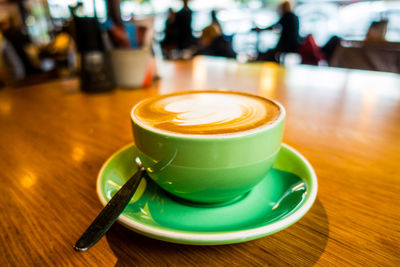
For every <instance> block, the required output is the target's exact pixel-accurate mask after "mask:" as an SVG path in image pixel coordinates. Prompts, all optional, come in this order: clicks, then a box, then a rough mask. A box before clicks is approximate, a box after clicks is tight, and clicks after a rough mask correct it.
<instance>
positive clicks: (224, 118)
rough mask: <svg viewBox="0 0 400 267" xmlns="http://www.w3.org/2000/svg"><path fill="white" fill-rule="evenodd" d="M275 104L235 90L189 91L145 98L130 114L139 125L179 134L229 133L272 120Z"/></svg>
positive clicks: (249, 128)
mask: <svg viewBox="0 0 400 267" xmlns="http://www.w3.org/2000/svg"><path fill="white" fill-rule="evenodd" d="M280 112H281V110H280V108H279V106H278V105H277V104H275V103H274V102H272V101H270V100H268V99H265V98H263V97H259V96H255V95H249V94H244V93H239V92H223V91H191V92H183V93H176V94H170V95H161V96H157V97H153V98H149V99H147V100H144V101H143V102H141V103H139V104H138V105H137V106H136V107H135V109H134V111H133V115H134V117H135V119H136V120H137V121H138V122H140V123H141V124H143V125H144V126H149V127H152V128H155V129H158V130H163V131H168V132H172V133H179V134H189V135H190V134H196V135H198V134H200V135H215V134H231V133H237V132H242V131H248V130H252V129H255V128H258V127H260V126H263V125H266V124H269V123H272V122H273V121H275V120H276V119H277V118H278V117H279V114H280Z"/></svg>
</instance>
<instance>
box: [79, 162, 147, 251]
mask: <svg viewBox="0 0 400 267" xmlns="http://www.w3.org/2000/svg"><path fill="white" fill-rule="evenodd" d="M136 163H137V164H138V167H139V168H138V170H137V171H136V173H135V174H134V175H133V176H132V177H131V178H130V179H129V180H128V181H127V182H126V183H125V184H124V185H123V186H122V187H121V189H120V190H118V192H117V193H116V194H115V195H114V196H113V197H112V198H111V199H110V201H109V202H108V203H107V205H106V206H105V207H104V209H103V210H102V211H101V212H100V214H99V215H97V217H96V219H95V220H94V221H93V222H92V224H91V225H90V226H89V227H88V229H87V230H86V231H85V232H84V233H83V235H82V236H81V237H80V238H79V240H78V241H77V242H76V244H75V246H74V249H75V250H76V251H85V250H87V249H88V248H90V247H91V246H93V245H94V244H96V243H97V241H99V240H100V239H101V238H102V237H103V235H104V234H105V233H107V231H108V229H110V227H111V226H112V225H113V224H114V222H115V221H116V220H117V218H118V217H119V215H120V214H121V213H122V211H123V210H124V208H125V207H126V205H128V203H129V200H130V199H131V198H132V196H133V194H134V193H135V191H136V189H137V188H138V186H139V183H140V181H141V180H142V179H141V178H142V177H143V176H145V175H146V171H145V169H144V168H143V166H142V164H141V162H140V160H139V159H138V158H137V159H136Z"/></svg>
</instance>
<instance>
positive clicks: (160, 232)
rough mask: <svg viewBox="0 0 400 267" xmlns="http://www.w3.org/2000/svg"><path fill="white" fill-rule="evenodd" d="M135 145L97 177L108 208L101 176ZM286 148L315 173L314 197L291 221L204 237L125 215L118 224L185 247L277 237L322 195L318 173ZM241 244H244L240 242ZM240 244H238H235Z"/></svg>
mask: <svg viewBox="0 0 400 267" xmlns="http://www.w3.org/2000/svg"><path fill="white" fill-rule="evenodd" d="M132 145H134V144H129V145H126V146H124V147H123V148H121V149H119V150H118V151H117V152H115V153H114V154H112V155H111V156H110V157H109V158H108V160H107V161H106V162H105V163H104V164H103V166H102V167H101V169H100V171H99V174H98V176H97V186H96V191H97V195H98V197H99V199H100V202H101V203H102V204H103V206H105V205H106V204H107V200H106V199H105V198H104V196H103V194H102V193H101V182H100V176H101V174H102V173H103V171H104V169H105V167H106V165H107V164H108V163H109V161H110V160H111V159H112V158H114V156H115V155H116V154H118V153H120V152H121V151H123V150H125V149H126V148H127V147H130V146H132ZM282 146H284V147H286V148H287V149H289V150H291V151H292V152H293V153H294V154H296V155H297V156H298V157H299V158H301V160H302V161H303V162H304V163H305V164H306V166H307V168H308V169H309V170H310V173H311V184H312V186H311V190H310V195H309V198H308V200H306V202H305V203H304V204H303V206H301V207H300V208H299V209H298V210H297V211H295V212H294V213H293V214H291V215H289V216H288V217H286V218H284V219H282V220H280V221H278V222H275V223H272V224H269V225H265V226H261V227H257V228H254V229H249V230H238V231H229V232H217V233H213V232H204V233H195V231H183V230H175V229H168V230H164V229H157V228H154V227H151V226H148V225H145V224H141V223H138V222H136V221H134V220H132V219H130V218H128V217H126V216H125V215H121V216H119V218H118V222H120V223H121V224H122V225H124V226H126V227H127V228H130V229H132V230H134V231H137V232H141V233H147V234H149V235H150V236H154V237H160V239H163V240H174V241H177V242H179V241H181V242H180V243H183V242H182V241H189V242H190V241H192V242H193V241H198V242H201V243H205V244H207V242H218V241H225V242H229V241H235V240H238V239H239V240H240V239H243V241H246V240H247V239H249V238H251V237H257V236H262V235H268V234H273V233H275V232H278V231H280V230H282V229H284V228H286V227H288V226H290V225H292V224H294V223H295V222H297V221H298V220H300V218H302V217H303V216H304V215H305V214H306V213H307V211H308V210H309V209H310V208H311V207H312V205H313V203H314V201H315V199H316V197H317V191H318V182H317V175H316V174H315V171H314V169H313V167H312V166H311V164H310V163H309V162H308V160H307V159H306V158H305V157H304V156H303V155H301V154H300V153H299V152H298V151H297V150H296V149H294V148H293V147H291V146H289V145H287V144H284V143H282ZM237 242H240V241H237ZM235 243H236V242H235Z"/></svg>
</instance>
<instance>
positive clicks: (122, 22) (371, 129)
mask: <svg viewBox="0 0 400 267" xmlns="http://www.w3.org/2000/svg"><path fill="white" fill-rule="evenodd" d="M203 90H214V91H215V90H216V91H224V92H225V91H228V92H240V93H246V94H250V95H256V96H261V97H263V98H268V99H272V100H275V101H278V102H279V103H280V104H281V105H282V106H283V107H284V108H285V110H286V113H285V114H286V120H285V128H284V134H283V141H282V143H283V144H285V145H282V146H284V148H282V149H283V150H284V151H292V152H290V153H292V154H290V153H289V152H287V153H289V154H290V155H297V156H296V157H297V158H296V159H298V160H299V161H302V162H303V163H304V162H305V163H304V164H303V165H302V166H306V167H307V168H308V169H307V170H308V171H303V172H300V171H299V172H298V173H299V174H298V175H299V177H300V178H299V179H300V180H304V181H306V185H305V186H304V187H302V186H300V185H298V184H297V185H295V186H292V187H288V189H285V190H286V191H285V190H283V189H282V192H283V193H282V194H281V195H279V196H280V197H281V198H280V200H279V201H278V200H277V201H276V202H273V201H272V200H271V201H269V202H268V201H267V202H268V203H266V204H265V205H264V206H263V208H260V209H259V210H255V209H256V207H261V206H262V205H263V204H262V203H263V201H266V200H263V199H264V198H262V199H261V200H257V201H254V203H253V204H254V206H252V208H250V206H249V205H248V206H246V205H247V204H245V203H247V202H245V201H246V199H244V200H239V202H236V204H235V203H234V204H232V205H231V206H224V207H220V206H218V207H217V208H215V209H219V210H215V209H212V208H209V207H208V208H204V207H197V206H195V207H192V208H191V209H189V208H188V207H186V206H185V207H184V208H183V207H181V208H176V206H173V205H172V204H168V205H170V206H166V205H167V204H165V203H170V202H171V201H174V198H173V197H171V198H168V201H166V200H165V199H164V200H165V201H164V200H162V201H161V200H160V202H159V203H158V202H157V203H158V204H157V205H155V202H156V201H157V199H159V198H157V197H159V196H158V195H157V196H155V197H153V198H149V199H150V200H148V202H144V200H143V201H138V200H137V198H135V197H134V198H133V199H132V200H131V202H129V203H130V204H129V205H128V207H129V208H127V209H126V210H125V211H124V216H125V217H124V216H121V217H122V219H121V217H120V219H119V222H120V224H114V225H113V226H112V227H111V228H110V230H108V232H107V233H106V234H105V237H104V238H102V239H100V241H99V242H98V243H97V244H96V245H95V246H93V248H91V249H90V250H88V251H87V252H82V253H78V252H76V251H74V250H73V245H74V244H75V242H76V240H78V238H79V236H80V235H81V234H82V233H83V232H84V230H85V229H86V228H87V226H88V225H90V223H91V222H92V221H93V219H94V218H95V217H96V216H97V214H98V213H99V212H100V211H101V209H102V208H103V205H102V204H105V203H106V200H109V199H110V196H111V195H113V194H114V193H115V192H116V191H117V190H118V189H119V188H120V187H121V186H122V184H123V183H122V180H123V179H122V180H121V179H120V180H118V179H119V178H118V177H119V176H118V175H122V174H121V173H123V172H122V171H120V170H112V171H110V173H109V175H110V177H111V178H110V179H114V180H112V181H109V183H104V184H103V183H102V182H100V179H101V175H102V174H101V173H102V172H104V171H105V170H107V168H111V167H110V164H111V163H110V162H113V161H110V160H111V159H114V158H115V157H118V155H120V154H118V153H122V152H121V151H128V150H121V149H122V148H124V149H127V147H125V146H127V145H128V146H129V144H130V148H129V149H132V147H133V146H134V145H133V143H135V141H134V140H133V138H132V128H131V121H130V117H129V114H131V113H130V112H131V110H132V108H133V107H134V106H135V105H136V104H137V103H138V102H140V101H141V100H144V99H147V98H149V97H153V96H159V95H165V94H169V93H178V92H184V91H203ZM213 103H214V102H210V103H208V104H207V105H208V106H207V105H206V106H207V107H210V106H212V105H213ZM216 105H217V104H216ZM222 109H223V108H220V110H222ZM225 112H228V111H226V110H225ZM162 146H163V144H158V143H157V144H154V147H157V148H160V149H161V147H162ZM292 148H293V150H291V149H292ZM260 149H262V148H261V147H260ZM285 149H286V150H285ZM116 151H119V152H116ZM293 151H297V152H293ZM115 153H117V154H115ZM193 153H197V151H193ZM279 153H281V152H279ZM282 153H284V152H282ZM296 153H297V154H296ZM289 154H285V155H289ZM279 155H280V154H279ZM282 155H283V154H282ZM237 156H241V157H243V160H244V161H245V159H246V157H245V156H244V155H237ZM282 157H284V156H282ZM278 159H280V157H278ZM288 160H289V159H288ZM282 162H283V163H282V164H281V163H276V164H275V165H274V167H273V168H278V169H279V168H281V167H280V166H286V165H287V166H286V167H285V168H287V169H283V170H286V171H288V172H291V171H294V172H296V170H295V169H296V166H297V165H291V164H289V163H288V162H289V161H285V159H283V160H282ZM399 162H400V1H395V0H290V1H281V0H218V1H215V0H214V1H213V0H170V1H165V0H0V169H1V170H2V174H0V177H1V181H2V186H1V189H0V210H1V216H0V226H1V229H2V233H0V244H1V245H0V250H1V251H2V253H0V255H1V256H0V266H53V265H58V266H64V265H67V266H69V265H72V266H81V265H85V266H87V265H89V266H113V265H115V266H137V265H139V266H182V265H183V266H194V265H196V266H226V265H230V264H234V265H244V266H248V265H255V266H265V265H273V266H282V265H283V266H287V265H301V266H313V265H317V266H327V265H334V266H335V265H338V266H346V265H350V266H353V265H355V266H357V265H372V266H375V265H376V266H400V254H399V251H400V246H399V244H400V225H399V221H400V198H399V192H400V167H399V166H400V164H399ZM112 164H114V163H112ZM112 164H111V165H112ZM285 164H286V165H285ZM112 166H114V165H112ZM288 166H289V167H288ZM306 167H304V168H306ZM115 168H117V167H115ZM282 168H283V167H282ZM276 173H278V172H275V173H274V175H277V174H276ZM296 175H297V174H296ZM302 175H303V176H305V177H311V178H312V179H311V178H310V179H311V180H307V179H308V178H304V177H303V176H302ZM307 175H308V176H307ZM116 177H117V178H116ZM296 177H297V176H296ZM124 179H125V178H124ZM126 179H127V178H126ZM293 179H294V178H293ZM274 181H275V180H274ZM316 181H318V187H317V182H316ZM151 185H152V184H151V182H149V181H148V186H149V188H151ZM285 185H286V184H285V182H276V184H274V186H277V187H278V186H281V187H282V188H283V187H284V186H285ZM303 185H304V183H303ZM101 186H104V188H101ZM317 188H318V193H317ZM103 189H104V190H109V191H107V192H108V193H107V194H105V197H103V196H102V195H101V192H102V191H101V190H103ZM110 190H111V191H110ZM113 190H114V191H113ZM146 190H147V189H146ZM199 190H200V189H199ZM299 190H300V191H301V190H303V191H301V192H303V195H302V197H300V198H295V196H297V195H295V194H294V192H297V193H298V192H300V191H299ZM139 191H140V190H139ZM144 191H145V189H143V190H142V191H141V192H142V193H141V194H143V196H145V195H146V194H145V193H143V192H144ZM272 191H273V190H272ZM278 191H279V190H278ZM278 191H274V192H275V193H274V194H278V193H279V192H278ZM110 192H111V193H110ZM146 192H147V191H146ZM251 192H253V191H251ZM277 192H278V193H277ZM288 192H289V193H288ZM251 194H252V193H249V196H251ZM272 196H273V193H271V198H272ZM245 198H246V197H245ZM99 199H100V201H99ZM134 199H136V200H134ZM171 199H172V200H171ZM249 199H250V197H249V198H248V199H247V200H248V201H250V200H249ZM265 199H267V198H265ZM294 199H296V201H297V199H298V201H299V202H298V204H296V205H292V206H291V205H289V204H288V203H292V204H293V203H294V202H293V201H294ZM135 201H136V202H135ZM146 201H147V200H146ZM152 201H153V202H152ZM240 201H242V202H240ZM135 203H136V204H135ZM143 203H144V204H143ZM174 203H175V202H174ZM176 203H180V202H179V201H177V202H176ZM257 203H258V204H259V205H258V206H257V205H255V204H257ZM271 203H272V204H271ZM142 204H143V207H140V208H136V206H135V205H142ZM174 205H175V204H174ZM176 205H177V204H176ZM182 205H183V204H182ZM188 205H189V204H188ZM226 205H228V204H226ZM279 205H280V206H279ZM229 207H230V208H232V209H231V210H228V208H229ZM267 207H270V209H268V210H267ZM284 207H286V208H284ZM253 210H254V212H255V213H254V214H252V215H251V214H250V213H251V212H252V211H253ZM174 212H175V213H174ZM192 212H193V213H192ZM214 212H215V213H214ZM229 212H231V213H229ZM278 212H281V213H279V214H278ZM202 214H203V215H202ZM204 214H205V215H204ZM207 214H208V215H207ZM129 216H131V217H129ZM135 216H137V217H135ZM201 216H203V217H201ZM213 216H214V217H213ZM218 217H219V218H220V219H221V220H218ZM134 218H137V219H134ZM175 218H178V219H176V220H175ZM179 218H181V219H179ZM205 218H207V219H205ZM300 218H301V219H300ZM150 220H151V223H150ZM297 220H298V222H297V223H295V224H293V223H294V222H295V221H297ZM291 224H293V225H292V226H290V227H288V226H289V225H291ZM125 226H126V227H125ZM274 227H275V228H274ZM154 229H155V230H154ZM131 230H133V231H131ZM153 230H154V231H153ZM217 237H218V238H221V239H218V238H217ZM157 239H161V240H163V241H159V240H157ZM165 241H167V242H165ZM245 241H246V242H245ZM241 242H244V243H241ZM176 243H179V244H176ZM236 243H240V244H236ZM193 245H194V246H193ZM198 245H204V246H198ZM214 245H223V246H214Z"/></svg>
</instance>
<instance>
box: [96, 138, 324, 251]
mask: <svg viewBox="0 0 400 267" xmlns="http://www.w3.org/2000/svg"><path fill="white" fill-rule="evenodd" d="M136 156H137V150H136V147H135V146H134V145H133V144H130V145H128V146H126V147H124V148H122V149H121V150H119V151H117V152H116V153H115V154H114V155H112V156H111V157H110V158H109V159H108V160H107V161H106V162H105V163H104V165H103V167H102V169H101V170H100V173H99V175H98V180H97V194H98V196H99V198H100V201H101V203H102V204H103V205H106V203H107V201H109V200H110V198H111V197H112V196H113V195H114V194H115V192H116V191H117V190H118V189H119V188H120V187H121V185H122V184H124V183H125V181H126V180H128V179H129V178H130V176H131V175H133V173H134V172H135V171H136V166H135V164H136V163H135V161H134V159H135V157H136ZM316 195H317V178H316V175H315V172H314V170H313V168H312V167H311V165H310V164H309V163H308V161H307V160H306V159H305V158H304V157H303V156H302V155H300V154H299V153H298V152H297V151H295V150H294V149H293V148H291V147H289V146H288V145H285V144H283V145H282V147H281V150H280V151H279V154H278V158H277V160H276V162H275V164H274V167H273V169H272V170H271V171H270V172H269V174H268V175H266V176H265V178H264V179H263V180H262V181H261V182H260V183H259V184H258V185H256V186H255V187H254V188H253V189H252V190H251V191H250V192H249V193H247V194H246V195H244V196H242V197H241V198H239V199H237V200H236V201H234V202H231V203H228V204H226V205H220V206H203V205H197V204H193V203H188V202H185V201H183V200H180V199H177V198H175V197H172V196H171V195H169V194H168V193H166V192H165V191H163V190H162V189H161V188H159V187H158V186H157V185H156V184H155V183H154V182H153V181H152V180H151V179H142V181H141V183H140V185H139V188H138V190H137V192H136V193H135V195H134V196H133V198H132V199H131V201H130V203H129V204H128V206H127V207H126V208H125V210H124V212H123V214H122V215H121V216H120V217H119V218H118V221H119V222H120V223H121V224H122V225H124V226H126V227H127V228H129V229H132V230H133V231H135V232H138V233H140V234H143V235H146V236H148V237H152V238H156V239H160V240H164V241H169V242H174V243H181V244H193V245H219V244H231V243H239V242H245V241H249V240H252V239H256V238H260V237H263V236H266V235H270V234H273V233H275V232H278V231H280V230H282V229H284V228H286V227H288V226H290V225H291V224H293V223H295V222H296V221H298V220H299V219H300V218H301V217H302V216H303V215H304V214H305V213H306V212H307V211H308V210H309V209H310V208H311V206H312V204H313V202H314V200H315V198H316Z"/></svg>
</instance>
